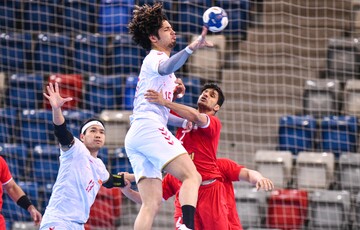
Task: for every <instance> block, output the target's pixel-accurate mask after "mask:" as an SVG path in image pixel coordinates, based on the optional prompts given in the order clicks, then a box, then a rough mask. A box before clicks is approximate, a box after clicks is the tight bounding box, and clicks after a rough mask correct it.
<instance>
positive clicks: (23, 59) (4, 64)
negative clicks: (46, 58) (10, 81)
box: [0, 1, 32, 73]
mask: <svg viewBox="0 0 360 230" xmlns="http://www.w3.org/2000/svg"><path fill="white" fill-rule="evenodd" d="M6 2H10V1H6ZM0 17H1V16H0ZM31 38H32V36H31V34H30V33H16V32H6V33H0V51H1V57H0V70H1V71H8V72H21V73H26V72H27V67H28V64H29V60H31V58H30V57H31V51H32V50H31V48H32V47H31V46H32V39H31Z"/></svg>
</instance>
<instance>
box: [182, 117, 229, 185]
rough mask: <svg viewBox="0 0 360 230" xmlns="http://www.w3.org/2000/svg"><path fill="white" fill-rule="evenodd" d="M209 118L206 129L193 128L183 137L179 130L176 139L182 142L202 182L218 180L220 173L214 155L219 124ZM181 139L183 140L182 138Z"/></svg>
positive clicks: (218, 135) (218, 137)
mask: <svg viewBox="0 0 360 230" xmlns="http://www.w3.org/2000/svg"><path fill="white" fill-rule="evenodd" d="M208 117H209V124H208V125H207V126H206V127H198V128H194V129H193V130H191V131H190V132H188V133H185V135H184V137H183V132H182V131H183V130H184V129H182V128H179V129H178V130H177V133H176V138H178V139H179V140H180V141H182V142H183V146H184V147H185V149H186V150H187V151H188V153H189V154H190V156H191V158H192V159H193V161H194V164H195V166H196V169H197V171H198V172H199V173H200V175H201V176H202V180H203V181H204V180H210V179H215V178H217V179H220V180H222V177H221V173H220V171H219V168H218V166H217V164H216V153H217V148H218V144H219V139H220V130H221V122H220V120H219V118H217V117H216V116H210V115H208ZM182 137H183V138H182Z"/></svg>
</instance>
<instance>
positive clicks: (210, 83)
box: [201, 82, 225, 106]
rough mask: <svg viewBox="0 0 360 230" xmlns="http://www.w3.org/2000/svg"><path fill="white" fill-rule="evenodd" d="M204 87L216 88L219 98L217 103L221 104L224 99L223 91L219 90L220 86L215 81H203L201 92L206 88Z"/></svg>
mask: <svg viewBox="0 0 360 230" xmlns="http://www.w3.org/2000/svg"><path fill="white" fill-rule="evenodd" d="M206 89H214V90H216V91H217V92H218V94H219V98H218V101H217V104H218V105H220V106H222V104H223V103H224V101H225V96H224V93H223V91H222V90H221V88H220V87H219V86H218V85H217V84H216V83H214V82H209V83H205V85H204V86H203V88H202V89H201V93H202V92H204V90H206Z"/></svg>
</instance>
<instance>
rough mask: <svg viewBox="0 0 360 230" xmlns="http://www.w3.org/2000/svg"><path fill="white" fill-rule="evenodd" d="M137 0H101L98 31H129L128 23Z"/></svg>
mask: <svg viewBox="0 0 360 230" xmlns="http://www.w3.org/2000/svg"><path fill="white" fill-rule="evenodd" d="M134 4H135V0H101V1H100V6H99V12H98V15H99V16H98V22H97V26H98V29H97V31H98V33H102V34H104V33H112V34H114V33H128V28H127V26H128V23H129V21H130V16H131V13H132V8H133V7H134Z"/></svg>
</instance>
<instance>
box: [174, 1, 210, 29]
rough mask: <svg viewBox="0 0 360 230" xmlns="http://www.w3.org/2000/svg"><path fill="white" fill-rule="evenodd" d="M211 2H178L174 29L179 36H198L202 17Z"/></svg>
mask: <svg viewBox="0 0 360 230" xmlns="http://www.w3.org/2000/svg"><path fill="white" fill-rule="evenodd" d="M211 6H212V1H210V0H205V1H199V0H196V1H181V2H178V5H177V7H178V10H177V15H176V16H175V17H176V18H175V20H174V25H173V27H174V29H175V31H177V32H178V33H181V34H184V33H185V34H186V33H188V34H199V33H200V32H201V27H202V25H203V21H202V15H203V13H204V12H205V10H207V9H208V8H209V7H211Z"/></svg>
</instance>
